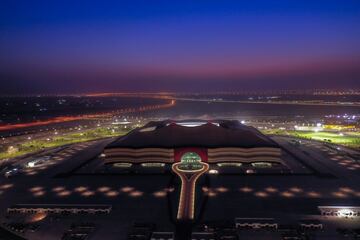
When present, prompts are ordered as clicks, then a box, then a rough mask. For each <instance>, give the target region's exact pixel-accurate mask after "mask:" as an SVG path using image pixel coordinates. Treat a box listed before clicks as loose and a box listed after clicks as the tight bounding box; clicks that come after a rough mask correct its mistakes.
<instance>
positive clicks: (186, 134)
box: [0, 120, 360, 240]
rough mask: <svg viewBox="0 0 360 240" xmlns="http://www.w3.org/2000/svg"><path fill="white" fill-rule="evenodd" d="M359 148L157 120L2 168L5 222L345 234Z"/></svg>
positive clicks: (151, 232)
mask: <svg viewBox="0 0 360 240" xmlns="http://www.w3.org/2000/svg"><path fill="white" fill-rule="evenodd" d="M345 150H346V151H345ZM357 156H358V152H357V151H355V150H351V149H345V148H343V147H342V148H339V147H336V146H335V145H331V144H328V143H320V142H316V141H312V140H304V139H303V140H301V141H300V140H298V139H294V138H289V137H286V136H265V135H263V134H262V133H261V132H259V131H258V130H256V129H255V128H253V127H251V126H246V125H244V124H241V123H239V122H238V121H233V120H211V121H207V120H206V121H203V120H184V121H173V120H164V121H152V122H149V123H147V124H146V125H144V126H142V127H139V128H135V129H134V130H132V131H130V132H129V133H128V134H126V135H124V136H121V137H118V138H106V139H101V140H97V141H92V142H87V143H79V144H74V145H69V146H67V147H66V148H64V149H62V150H57V151H54V152H50V153H47V154H46V156H41V154H40V155H39V158H40V159H42V162H40V163H39V164H34V165H28V164H27V165H28V167H27V168H25V169H23V170H22V171H21V172H19V174H18V175H16V176H14V177H11V178H3V179H2V182H1V184H0V190H1V192H0V197H2V199H1V200H2V201H1V204H0V207H1V208H0V210H1V211H2V212H3V213H4V214H3V218H2V219H1V220H2V222H4V223H6V224H7V225H4V226H5V227H4V228H6V229H9V231H11V232H13V233H15V234H17V235H20V236H22V237H24V238H25V239H41V238H43V236H44V235H43V234H44V233H45V232H46V234H47V236H51V237H49V239H61V238H62V239H76V237H78V234H80V233H81V234H82V236H83V237H85V236H86V237H85V238H84V239H114V240H115V239H121V240H128V239H131V240H135V239H136V240H137V239H146V240H150V239H151V240H164V239H166V240H174V239H175V240H185V239H186V240H187V239H194V240H203V239H205V240H210V239H215V240H218V239H307V238H309V237H312V238H310V239H342V238H341V237H342V236H345V235H349V234H350V236H356V234H358V232H359V228H360V224H359V217H360V187H359V184H358V183H359V182H360V178H359V176H360V175H359V171H360V165H359V164H358V158H357ZM31 161H36V159H33V158H31ZM24 164H25V163H24ZM19 221H21V224H22V225H19V224H18V222H19ZM14 223H16V224H14ZM19 226H20V227H19ZM34 226H35V227H36V226H40V227H39V228H36V229H38V230H36V231H30V230H29V229H32V228H33V227H34ZM49 226H52V227H49ZM14 229H15V230H14ZM18 229H20V230H18ZM24 229H25V230H24ZM26 229H28V230H26ZM20 231H23V232H20ZM79 232H80V233H79ZM0 234H1V233H0ZM329 236H335V237H334V238H329ZM304 237H306V238H304ZM337 237H340V238H337ZM21 239H23V238H21ZM345 239H346V238H345Z"/></svg>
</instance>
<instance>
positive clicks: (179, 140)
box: [107, 120, 278, 148]
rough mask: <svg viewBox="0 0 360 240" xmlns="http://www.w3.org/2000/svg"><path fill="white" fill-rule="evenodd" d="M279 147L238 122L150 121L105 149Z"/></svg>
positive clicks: (251, 128)
mask: <svg viewBox="0 0 360 240" xmlns="http://www.w3.org/2000/svg"><path fill="white" fill-rule="evenodd" d="M118 147H124V148H148V147H158V148H180V147H203V148H219V147H241V148H253V147H278V145H277V144H276V143H275V142H273V141H272V140H270V139H269V138H268V137H267V136H265V135H263V134H262V133H261V132H259V131H258V130H256V129H255V128H253V127H249V126H246V125H243V124H240V123H239V121H233V120H232V121H230V120H215V121H201V120H188V121H172V120H165V121H152V122H149V123H148V124H146V125H145V126H144V127H141V128H137V129H135V130H133V131H131V132H129V133H128V134H127V135H125V136H122V137H120V138H118V139H117V140H115V141H114V142H113V143H111V144H109V145H108V146H107V148H118Z"/></svg>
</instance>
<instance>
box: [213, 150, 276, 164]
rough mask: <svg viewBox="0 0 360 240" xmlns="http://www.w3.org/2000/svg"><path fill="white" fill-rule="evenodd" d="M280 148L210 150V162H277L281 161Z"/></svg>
mask: <svg viewBox="0 0 360 240" xmlns="http://www.w3.org/2000/svg"><path fill="white" fill-rule="evenodd" d="M280 157H281V150H280V149H279V148H212V149H208V162H209V163H221V162H246V163H250V162H264V161H266V162H276V163H283V161H282V160H281V158H280Z"/></svg>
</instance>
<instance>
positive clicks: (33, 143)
mask: <svg viewBox="0 0 360 240" xmlns="http://www.w3.org/2000/svg"><path fill="white" fill-rule="evenodd" d="M127 132H128V131H125V130H124V129H120V128H118V129H116V128H107V127H101V128H95V129H89V130H85V131H81V132H76V133H73V132H72V133H68V134H64V135H59V136H55V137H52V138H45V139H44V138H42V139H36V140H29V141H26V142H23V143H20V144H17V145H15V146H12V147H10V148H9V149H7V150H5V151H2V152H0V159H6V158H13V157H17V156H21V155H25V154H29V153H34V152H38V151H40V150H43V149H46V148H52V147H59V146H63V145H66V144H71V143H79V142H86V141H90V140H95V139H100V138H106V137H115V136H121V135H124V134H126V133H127Z"/></svg>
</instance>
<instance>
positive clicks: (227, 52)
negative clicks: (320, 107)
mask: <svg viewBox="0 0 360 240" xmlns="http://www.w3.org/2000/svg"><path fill="white" fill-rule="evenodd" d="M0 84H1V85H0V94H22V93H89V92H115V91H177V92H189V91H193V92H195V91H203V92H204V91H247V90H252V91H253V90H283V89H313V88H322V89H324V88H331V89H336V88H341V89H344V88H360V1H358V0H336V1H335V0H327V1H323V0H309V1H306V0H302V1H300V0H298V1H297V0H288V1H285V0H248V1H246V0H245V1H228V0H218V1H213V0H196V1H186V0H183V1H176V0H173V1H157V0H152V1H140V0H131V1H125V0H124V1H92V0H87V1H81V0H78V1H67V0H62V1H57V0H53V1H37V0H32V1H28V0H26V1H20V0H2V1H1V2H0Z"/></svg>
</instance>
